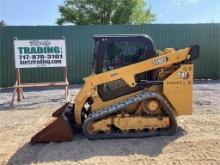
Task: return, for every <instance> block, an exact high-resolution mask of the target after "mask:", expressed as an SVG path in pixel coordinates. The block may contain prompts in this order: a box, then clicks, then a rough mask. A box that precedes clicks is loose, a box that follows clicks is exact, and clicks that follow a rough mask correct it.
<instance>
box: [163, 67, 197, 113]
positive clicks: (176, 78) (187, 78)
mask: <svg viewBox="0 0 220 165" xmlns="http://www.w3.org/2000/svg"><path fill="white" fill-rule="evenodd" d="M192 85H193V64H184V65H182V66H181V67H180V68H179V69H177V70H176V71H175V72H174V73H172V74H171V75H170V76H169V77H168V78H167V79H166V80H165V81H164V83H163V93H164V95H165V96H166V97H167V99H168V100H169V102H170V103H171V105H172V106H173V107H174V109H175V112H174V113H175V115H177V116H178V115H191V114H192Z"/></svg>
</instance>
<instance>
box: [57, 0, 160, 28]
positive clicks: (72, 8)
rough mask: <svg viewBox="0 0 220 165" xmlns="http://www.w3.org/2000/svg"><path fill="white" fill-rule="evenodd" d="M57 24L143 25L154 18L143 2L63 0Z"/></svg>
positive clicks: (127, 0) (132, 0)
mask: <svg viewBox="0 0 220 165" xmlns="http://www.w3.org/2000/svg"><path fill="white" fill-rule="evenodd" d="M59 12H60V14H61V16H60V18H58V19H57V24H58V25H62V24H65V23H72V24H76V25H90V24H143V23H150V22H152V21H154V20H155V18H156V16H155V14H153V13H152V12H151V9H150V7H149V6H148V4H147V3H146V2H145V1H144V0H65V1H64V4H63V5H60V6H59Z"/></svg>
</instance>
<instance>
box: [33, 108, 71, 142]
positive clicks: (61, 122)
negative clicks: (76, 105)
mask: <svg viewBox="0 0 220 165" xmlns="http://www.w3.org/2000/svg"><path fill="white" fill-rule="evenodd" d="M68 105H69V104H65V105H64V106H62V107H61V108H59V109H58V110H57V111H55V112H54V113H53V116H57V117H53V121H52V122H50V124H48V125H47V126H46V127H45V128H44V129H42V130H41V131H40V132H38V133H37V134H36V135H34V136H33V137H32V138H31V143H32V144H35V143H45V142H64V141H70V140H72V139H73V129H72V127H71V125H72V124H73V123H74V121H73V120H74V118H73V117H72V116H70V115H69V114H70V113H71V114H72V109H71V108H70V107H69V106H68Z"/></svg>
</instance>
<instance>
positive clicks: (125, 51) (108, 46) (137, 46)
mask: <svg viewBox="0 0 220 165" xmlns="http://www.w3.org/2000/svg"><path fill="white" fill-rule="evenodd" d="M94 40H95V49H94V62H93V68H94V71H95V73H96V74H99V73H102V72H105V71H109V70H113V69H117V68H120V67H123V66H126V65H130V64H134V63H137V62H140V61H143V60H146V59H149V58H151V57H154V56H155V54H156V48H155V46H154V43H153V40H152V39H151V38H150V37H149V36H147V35H145V34H133V35H131V34H129V35H126V34H123V35H120V34H119V35H95V36H94Z"/></svg>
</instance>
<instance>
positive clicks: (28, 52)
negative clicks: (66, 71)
mask: <svg viewBox="0 0 220 165" xmlns="http://www.w3.org/2000/svg"><path fill="white" fill-rule="evenodd" d="M14 52H15V67H16V68H37V67H65V66H66V47H65V40H14Z"/></svg>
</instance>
